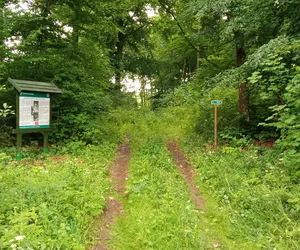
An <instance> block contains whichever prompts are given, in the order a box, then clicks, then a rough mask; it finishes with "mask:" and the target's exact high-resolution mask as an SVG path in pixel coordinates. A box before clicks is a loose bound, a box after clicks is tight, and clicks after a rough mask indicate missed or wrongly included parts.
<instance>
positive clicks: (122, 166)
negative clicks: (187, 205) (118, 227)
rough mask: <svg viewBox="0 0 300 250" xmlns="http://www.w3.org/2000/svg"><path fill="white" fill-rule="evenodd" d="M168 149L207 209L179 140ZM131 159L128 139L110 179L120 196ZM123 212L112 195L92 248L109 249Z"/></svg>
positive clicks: (196, 198)
mask: <svg viewBox="0 0 300 250" xmlns="http://www.w3.org/2000/svg"><path fill="white" fill-rule="evenodd" d="M168 149H169V150H170V152H171V153H172V154H173V156H174V162H175V164H176V166H177V169H178V171H179V172H180V173H181V174H182V176H183V178H184V179H185V181H186V182H187V184H188V186H189V190H190V193H191V199H192V200H193V201H194V202H195V204H196V207H197V208H198V209H201V210H203V211H205V209H206V208H205V200H204V198H203V197H201V195H200V194H199V191H198V190H199V188H198V187H197V186H196V184H195V183H194V178H195V176H196V172H195V170H194V168H193V166H191V165H190V164H189V163H188V160H187V158H186V156H185V155H184V153H183V152H182V151H181V149H180V148H179V146H178V143H177V142H169V143H168ZM129 160H130V148H129V143H128V140H127V141H126V142H124V143H123V144H121V145H120V146H119V149H118V152H117V157H116V161H115V162H114V164H113V165H112V166H111V167H110V179H111V182H112V184H113V187H114V190H115V194H116V196H119V197H122V196H123V195H124V192H125V183H126V180H127V176H128V167H129ZM123 212H124V211H123V206H122V203H121V201H120V200H119V199H118V197H113V196H110V197H109V198H108V199H107V201H106V208H105V209H104V212H103V214H102V215H101V216H100V218H99V222H97V224H98V225H99V227H100V229H99V232H98V235H96V236H97V239H98V242H99V243H98V244H97V245H95V246H94V247H93V248H92V249H93V250H109V248H108V246H107V243H108V241H109V240H110V238H111V235H110V229H111V225H112V224H113V223H114V221H115V219H116V217H118V216H122V215H123Z"/></svg>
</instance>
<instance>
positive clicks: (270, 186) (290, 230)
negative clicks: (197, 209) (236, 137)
mask: <svg viewBox="0 0 300 250" xmlns="http://www.w3.org/2000/svg"><path fill="white" fill-rule="evenodd" d="M190 158H191V161H192V163H193V164H194V165H195V166H196V167H197V170H198V179H197V182H198V184H199V185H200V187H201V189H202V190H203V192H204V193H205V196H206V197H208V198H209V199H210V202H211V204H212V205H211V207H208V210H211V212H212V213H214V214H222V215H223V216H222V218H221V221H220V224H221V225H222V224H224V225H225V223H226V224H227V225H226V228H227V230H226V231H227V233H226V237H227V238H228V239H229V240H230V241H231V242H237V243H238V244H240V245H244V246H245V247H246V246H247V249H251V248H250V246H252V248H253V249H286V250H288V249H289V250H290V249H299V246H300V240H299V239H300V224H299V219H300V216H299V210H300V199H299V191H300V185H299V184H295V183H293V182H292V181H291V180H290V177H289V175H288V173H287V171H285V170H284V168H283V166H282V164H281V163H280V159H279V157H278V156H277V153H276V152H275V151H270V150H268V151H266V152H265V153H264V154H258V152H257V151H255V150H249V151H243V150H241V149H239V148H230V147H224V148H222V149H221V150H219V151H216V152H203V151H202V150H200V149H198V150H193V151H192V152H190ZM226 249H227V248H226ZM228 249H232V247H229V248H228Z"/></svg>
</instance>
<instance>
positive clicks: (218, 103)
mask: <svg viewBox="0 0 300 250" xmlns="http://www.w3.org/2000/svg"><path fill="white" fill-rule="evenodd" d="M211 104H213V105H220V104H223V102H222V101H220V100H211Z"/></svg>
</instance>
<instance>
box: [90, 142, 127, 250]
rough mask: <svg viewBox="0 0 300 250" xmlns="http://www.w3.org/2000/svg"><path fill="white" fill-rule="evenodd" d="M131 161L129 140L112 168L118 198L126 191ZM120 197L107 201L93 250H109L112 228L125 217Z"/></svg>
mask: <svg viewBox="0 0 300 250" xmlns="http://www.w3.org/2000/svg"><path fill="white" fill-rule="evenodd" d="M129 160H130V148H129V142H128V138H126V141H125V142H124V143H122V144H121V145H120V146H119V148H118V151H117V157H116V160H115V162H114V164H113V165H112V166H111V167H110V169H109V172H110V180H111V182H112V184H113V188H114V191H115V194H116V196H119V198H120V197H122V196H123V194H124V191H125V183H126V180H127V176H128V167H129ZM119 198H118V197H113V196H110V197H109V198H108V199H107V201H106V208H105V209H104V212H103V214H102V215H101V217H100V220H99V225H100V229H99V233H98V235H97V239H98V242H99V243H98V244H97V245H95V246H94V247H93V250H108V249H109V248H108V246H107V243H108V241H109V240H110V238H111V235H110V228H111V225H112V224H113V223H114V221H115V219H116V218H117V217H118V216H121V215H123V205H122V203H121V201H120V199H119Z"/></svg>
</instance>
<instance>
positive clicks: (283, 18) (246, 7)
mask: <svg viewBox="0 0 300 250" xmlns="http://www.w3.org/2000/svg"><path fill="white" fill-rule="evenodd" d="M150 11H151V12H154V13H155V15H149V12H150ZM299 35H300V2H299V1H297V0H265V1H260V0H214V1H209V0H153V1H146V0H122V1H121V0H116V1H106V0H103V1H97V0H50V1H49V0H30V1H10V0H1V1H0V63H1V64H0V105H1V108H0V130H1V131H0V132H1V133H0V145H1V147H5V148H10V149H9V150H8V152H13V151H14V144H15V138H14V137H13V136H12V135H11V129H12V128H14V126H15V116H14V110H15V101H14V100H15V93H14V91H13V90H12V87H11V86H9V85H8V82H7V79H8V78H9V77H11V78H14V79H24V80H33V81H42V82H53V83H55V84H56V85H57V86H58V87H59V88H60V89H62V91H63V94H62V95H61V96H55V97H54V98H53V100H52V101H53V111H54V113H53V134H52V136H51V140H52V144H53V147H54V148H55V147H56V146H54V145H66V144H68V145H71V146H70V148H72V150H80V148H82V147H84V146H87V145H104V144H106V143H110V142H114V143H115V142H119V141H121V140H122V138H123V135H124V131H126V129H128V128H129V127H130V126H133V127H134V125H135V124H137V123H138V120H139V119H144V120H143V122H147V123H148V126H150V127H151V128H152V129H153V130H154V131H157V130H158V129H161V131H164V132H166V133H167V134H169V135H170V137H173V138H174V139H177V140H179V141H180V142H181V143H183V144H188V145H189V146H188V147H189V148H201V149H202V148H210V146H209V145H211V144H212V141H213V133H212V131H213V107H212V105H211V104H210V101H211V100H212V99H219V100H222V101H223V105H221V106H220V107H219V118H218V123H219V138H218V139H219V141H220V144H221V145H224V146H225V148H227V149H228V150H229V151H230V150H232V152H233V153H234V152H236V151H235V149H236V148H239V149H241V150H245V151H246V150H250V149H251V148H252V147H255V146H258V145H260V146H262V147H260V148H259V149H258V154H263V153H264V150H266V147H272V148H273V149H272V152H271V153H270V151H268V153H267V155H268V156H267V157H269V158H268V160H266V159H265V158H264V159H265V160H266V162H268V164H269V163H270V162H271V159H272V160H274V159H276V162H277V163H276V164H279V165H278V166H279V167H280V168H281V169H283V170H284V171H285V173H286V174H287V176H288V180H286V182H287V183H288V184H284V185H288V186H289V187H292V186H293V187H295V186H296V185H298V183H299V177H300V152H299V150H300V116H299V113H300V56H299V55H300V40H299ZM126 78H138V79H139V82H140V84H141V88H140V93H139V97H138V98H137V97H136V95H135V93H128V92H126V91H124V86H123V83H124V79H126ZM137 100H138V101H137ZM134 112H137V113H138V114H139V115H136V113H134ZM149 112H150V113H151V114H150V113H149ZM152 112H154V114H155V117H154V116H153V117H152V115H153V114H152ZM149 117H152V118H151V119H150V118H149ZM160 122H162V123H160ZM126 124H127V125H128V126H127V125H126ZM149 124H150V125H149ZM153 124H156V125H157V127H155V126H154V125H153ZM159 124H160V125H159ZM125 125H126V126H127V128H126V126H125ZM152 125H153V126H152ZM162 125H163V127H159V126H162ZM120 128H122V129H120ZM133 133H134V132H133ZM136 133H137V132H136ZM148 133H149V134H152V132H151V130H148ZM36 139H37V138H36V137H35V135H28V136H24V140H25V141H24V142H26V144H27V145H29V146H30V145H32V144H36ZM205 145H206V146H205ZM58 147H59V146H58ZM230 152H231V151H230ZM7 154H10V153H7ZM0 156H1V157H2V158H3V161H7V156H6V154H5V153H4V154H2V155H0ZM275 156H276V157H275ZM274 157H275V158H274ZM2 158H0V160H1V159H2ZM268 164H266V165H268ZM274 164H275V163H274ZM220 173H221V172H220ZM276 176H277V177H278V178H279V176H280V174H278V175H276ZM277 177H276V178H277ZM278 178H277V179H276V180H275V179H274V180H273V181H274V182H275V181H276V182H277V180H278ZM255 181H256V180H255ZM255 181H254V182H255ZM284 185H283V184H282V186H284ZM291 189H292V188H291ZM295 194H296V191H295ZM282 199H283V200H284V202H283V203H284V204H289V205H287V206H288V209H289V211H292V212H293V213H294V212H295V211H299V209H300V199H299V198H297V197H296V196H294V195H292V196H286V197H284V198H282ZM288 200H289V201H288ZM279 221H280V219H279ZM291 231H293V230H291ZM293 232H294V231H293ZM291 237H295V235H293V236H291Z"/></svg>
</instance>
